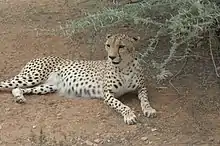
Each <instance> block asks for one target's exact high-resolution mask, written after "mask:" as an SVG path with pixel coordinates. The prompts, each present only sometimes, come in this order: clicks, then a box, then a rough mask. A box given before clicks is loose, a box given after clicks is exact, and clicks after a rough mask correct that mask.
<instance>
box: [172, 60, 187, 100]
mask: <svg viewBox="0 0 220 146" xmlns="http://www.w3.org/2000/svg"><path fill="white" fill-rule="evenodd" d="M187 62H188V57H186V58H185V62H184V64H183V65H182V67H181V68H180V70H179V71H178V72H177V73H176V74H175V75H174V76H172V78H171V79H170V80H169V84H170V85H171V86H172V87H173V88H174V90H176V92H177V94H178V96H180V92H179V90H178V89H177V88H176V87H175V86H174V85H173V83H172V80H173V79H174V78H176V77H177V76H178V75H179V74H180V73H181V72H182V70H183V69H184V67H185V66H186V64H187Z"/></svg>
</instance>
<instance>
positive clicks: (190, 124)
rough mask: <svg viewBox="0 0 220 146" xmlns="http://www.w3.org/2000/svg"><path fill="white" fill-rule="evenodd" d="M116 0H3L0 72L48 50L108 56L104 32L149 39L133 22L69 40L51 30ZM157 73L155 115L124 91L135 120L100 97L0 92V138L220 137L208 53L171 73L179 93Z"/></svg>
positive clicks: (130, 145) (110, 144) (7, 142)
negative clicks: (21, 99)
mask: <svg viewBox="0 0 220 146" xmlns="http://www.w3.org/2000/svg"><path fill="white" fill-rule="evenodd" d="M123 2H126V1H123ZM112 5H113V4H112V1H111V0H109V1H95V0H75V1H70V0H65V1H58V0H54V1H51V0H38V1H34V0H1V1H0V16H1V17H0V38H1V39H0V44H1V45H0V79H1V80H4V79H8V78H10V77H12V76H14V75H16V74H17V73H18V72H19V70H20V69H21V67H22V66H24V65H25V63H27V62H28V61H29V60H31V59H33V58H37V57H42V56H48V55H54V56H61V57H64V58H69V59H75V58H77V59H78V58H80V59H92V60H97V59H104V58H105V56H106V53H105V51H104V49H103V42H104V38H105V37H103V36H105V34H106V33H107V32H108V31H110V32H111V33H114V32H126V33H129V32H131V33H132V34H134V35H137V34H138V35H140V37H145V38H147V37H146V36H144V35H143V34H139V33H138V32H135V31H134V30H133V29H132V28H128V27H111V29H109V30H103V31H99V32H89V31H88V30H85V31H83V32H81V33H79V34H78V35H75V36H74V37H72V38H71V39H70V38H68V37H66V36H63V35H58V34H57V33H52V32H53V31H51V30H56V29H57V28H59V26H60V25H61V24H64V23H65V22H67V21H69V20H74V19H77V18H79V17H82V16H83V15H85V12H95V11H97V10H98V9H100V8H102V7H104V6H107V7H110V6H112ZM162 55H163V54H162ZM195 62H196V65H195ZM180 68H181V64H178V63H176V64H175V66H173V67H172V68H171V69H172V71H174V73H175V72H178V70H179V69H180ZM153 80H154V79H149V87H148V88H149V97H150V101H151V103H152V106H153V107H155V108H156V109H157V111H158V115H157V117H156V118H153V119H148V118H146V117H144V116H143V114H142V112H141V108H140V103H139V101H138V99H137V97H136V95H133V94H127V95H125V96H123V97H122V98H121V100H122V101H123V102H124V103H125V104H127V105H129V106H130V107H132V108H133V109H134V111H135V112H136V115H137V116H138V123H137V124H136V125H126V124H125V123H124V122H123V118H122V117H121V116H120V115H118V114H117V113H116V112H115V111H114V110H112V109H110V108H109V107H108V106H106V105H105V104H103V101H102V100H97V99H65V98H60V97H59V96H58V95H57V94H48V95H40V96H39V95H28V96H26V98H27V103H26V104H22V105H21V104H16V103H15V102H14V101H13V98H12V95H11V93H10V92H3V91H1V94H0V99H1V100H0V102H1V104H0V111H1V112H0V145H2V146H19V145H21V146H31V145H100V146H101V145H102V146H120V145H126V146H142V145H143V146H145V145H152V146H159V145H161V146H162V145H163V146H166V145H167V146H172V145H178V146H179V145H180V146H185V145H187V146H188V145H204V146H205V145H219V144H220V122H219V121H220V116H219V114H220V99H219V85H218V79H217V78H216V75H215V73H214V70H213V66H212V63H211V60H210V57H209V56H206V57H203V58H199V59H198V58H196V59H195V58H192V59H190V60H189V61H188V63H187V66H186V67H185V68H184V70H183V71H182V73H181V75H179V76H177V77H176V78H175V79H173V81H172V83H173V84H174V86H175V88H177V89H178V90H179V91H180V92H181V96H178V95H177V92H176V91H175V90H174V89H173V88H172V87H171V86H170V84H168V83H166V84H163V85H158V84H155V83H154V81H153Z"/></svg>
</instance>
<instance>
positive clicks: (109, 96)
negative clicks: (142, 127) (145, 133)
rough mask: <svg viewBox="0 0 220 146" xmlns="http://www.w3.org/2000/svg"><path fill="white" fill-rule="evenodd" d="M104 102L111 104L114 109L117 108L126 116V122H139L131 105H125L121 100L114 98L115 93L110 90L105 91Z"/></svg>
mask: <svg viewBox="0 0 220 146" xmlns="http://www.w3.org/2000/svg"><path fill="white" fill-rule="evenodd" d="M104 102H105V103H106V104H107V105H108V106H110V107H111V108H112V109H114V110H116V111H117V112H118V113H120V114H121V115H122V116H123V117H124V122H125V123H126V124H129V125H131V124H135V123H136V122H137V120H136V116H135V114H134V112H133V111H132V110H131V109H130V107H128V106H126V105H124V104H123V103H122V102H121V101H119V100H118V99H116V98H114V95H113V93H110V92H109V91H107V92H105V93H104Z"/></svg>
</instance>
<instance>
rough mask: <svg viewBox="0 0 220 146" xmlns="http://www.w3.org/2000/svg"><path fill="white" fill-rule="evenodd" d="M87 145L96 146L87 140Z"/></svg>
mask: <svg viewBox="0 0 220 146" xmlns="http://www.w3.org/2000/svg"><path fill="white" fill-rule="evenodd" d="M85 144H86V145H88V146H94V143H93V142H91V141H89V140H86V141H85Z"/></svg>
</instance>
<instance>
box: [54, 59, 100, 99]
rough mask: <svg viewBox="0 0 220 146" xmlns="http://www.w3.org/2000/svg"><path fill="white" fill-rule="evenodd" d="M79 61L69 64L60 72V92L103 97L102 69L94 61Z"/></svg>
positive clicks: (67, 95)
mask: <svg viewBox="0 0 220 146" xmlns="http://www.w3.org/2000/svg"><path fill="white" fill-rule="evenodd" d="M84 63H86V65H85V66H80V65H78V66H77V63H75V64H72V65H70V66H67V67H66V68H68V70H67V69H66V68H64V69H63V70H61V71H60V72H59V83H58V92H59V93H60V95H62V96H65V97H70V98H74V97H82V98H83V97H85V98H103V91H102V86H101V85H102V82H103V81H102V77H101V71H100V70H98V69H99V68H97V69H96V70H98V71H96V70H94V67H97V65H96V64H94V62H84Z"/></svg>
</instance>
